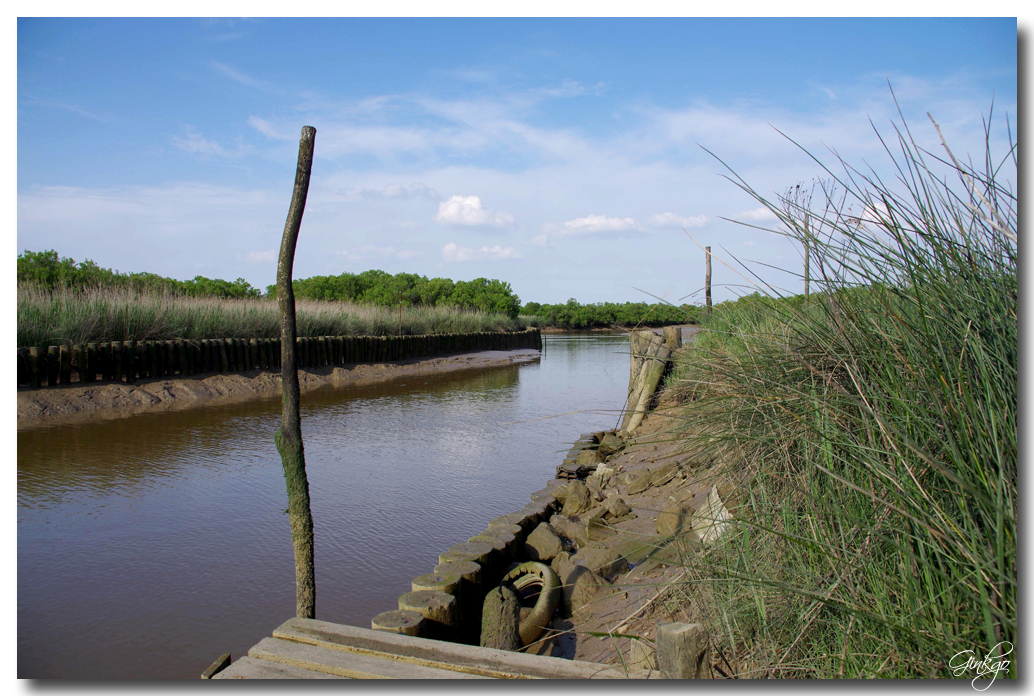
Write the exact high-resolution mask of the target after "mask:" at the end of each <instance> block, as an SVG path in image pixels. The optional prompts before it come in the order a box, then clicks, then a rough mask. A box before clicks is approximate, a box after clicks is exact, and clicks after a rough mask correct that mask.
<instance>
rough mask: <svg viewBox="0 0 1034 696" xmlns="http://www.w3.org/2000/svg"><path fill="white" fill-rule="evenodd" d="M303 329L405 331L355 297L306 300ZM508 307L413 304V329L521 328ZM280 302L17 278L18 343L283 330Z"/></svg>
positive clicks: (393, 317) (395, 318) (406, 322)
mask: <svg viewBox="0 0 1034 696" xmlns="http://www.w3.org/2000/svg"><path fill="white" fill-rule="evenodd" d="M297 306H298V309H297V317H298V335H299V336H383V335H396V334H397V333H398V331H399V314H398V310H397V309H395V310H392V309H389V308H385V307H380V306H376V305H357V304H352V303H348V302H323V301H317V300H299V301H298V303H297ZM521 328H523V325H522V324H521V322H519V321H516V320H513V319H510V318H509V317H507V316H505V315H503V314H490V313H486V312H475V311H470V310H465V309H460V308H456V307H425V306H417V307H406V308H405V309H404V310H403V313H402V332H403V333H404V334H408V335H419V334H442V333H470V332H475V331H515V330H519V329H521ZM279 335H280V325H279V315H278V314H277V306H276V303H275V302H270V301H268V300H259V299H221V298H215V297H207V298H204V297H202V298H197V297H186V296H182V295H173V294H167V293H148V292H140V291H135V290H130V289H125V288H87V289H84V290H75V289H68V288H60V287H59V288H54V289H44V288H38V287H33V286H31V285H28V284H22V285H19V286H18V346H19V347H30V346H36V347H38V348H45V347H46V346H48V345H56V344H61V343H69V342H70V343H73V344H77V343H85V342H89V341H126V340H138V341H142V340H166V339H202V338H277V337H278V336H279Z"/></svg>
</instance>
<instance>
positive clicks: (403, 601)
mask: <svg viewBox="0 0 1034 696" xmlns="http://www.w3.org/2000/svg"><path fill="white" fill-rule="evenodd" d="M399 609H400V610H402V611H415V612H417V613H418V614H420V615H421V616H423V617H424V619H425V620H426V621H427V637H428V638H432V639H435V640H446V641H453V640H455V638H456V629H457V628H458V626H457V624H458V616H457V615H456V614H457V612H456V598H455V597H453V596H452V595H450V594H445V593H444V592H439V591H437V590H421V591H419V592H409V593H406V594H404V595H402V596H401V597H399Z"/></svg>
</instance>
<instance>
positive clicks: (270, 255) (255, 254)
mask: <svg viewBox="0 0 1034 696" xmlns="http://www.w3.org/2000/svg"><path fill="white" fill-rule="evenodd" d="M245 258H246V259H248V261H254V262H256V263H268V262H270V261H276V259H277V250H276V249H268V250H266V251H249V252H248V253H247V254H246V255H245Z"/></svg>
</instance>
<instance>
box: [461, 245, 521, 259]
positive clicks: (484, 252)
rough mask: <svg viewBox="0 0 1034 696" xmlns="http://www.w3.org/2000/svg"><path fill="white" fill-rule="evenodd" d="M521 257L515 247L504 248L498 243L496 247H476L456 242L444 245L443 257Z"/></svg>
mask: <svg viewBox="0 0 1034 696" xmlns="http://www.w3.org/2000/svg"><path fill="white" fill-rule="evenodd" d="M520 257H521V256H520V254H518V253H517V250H516V249H514V248H513V247H505V248H504V247H502V246H500V245H498V244H496V245H495V246H494V247H488V246H483V247H481V248H480V249H475V248H474V247H465V246H459V245H458V244H456V242H449V243H448V244H446V245H445V246H444V247H442V259H444V260H445V261H447V262H459V261H478V260H484V259H489V260H502V259H519V258H520Z"/></svg>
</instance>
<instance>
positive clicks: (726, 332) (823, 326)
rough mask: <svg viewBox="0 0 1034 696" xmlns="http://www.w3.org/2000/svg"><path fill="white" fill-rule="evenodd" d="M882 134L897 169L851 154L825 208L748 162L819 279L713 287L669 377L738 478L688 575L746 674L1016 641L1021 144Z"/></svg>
mask: <svg viewBox="0 0 1034 696" xmlns="http://www.w3.org/2000/svg"><path fill="white" fill-rule="evenodd" d="M988 140H989V139H988ZM885 149H886V152H887V154H888V155H890V158H891V160H892V163H893V166H894V168H895V171H896V174H897V175H896V177H895V180H894V181H889V182H885V181H883V180H881V179H880V178H879V177H878V176H877V175H876V174H875V173H874V172H873V171H871V170H868V171H860V170H857V169H854V168H852V167H851V166H849V165H848V164H846V163H845V162H843V161H842V160H838V165H840V167H842V172H840V173H834V172H833V171H832V170H831V169H826V174H827V175H828V177H829V179H828V180H826V181H824V182H823V184H822V186H821V191H822V196H821V197H822V199H823V200H821V201H820V205H819V212H815V211H811V210H805V209H803V208H795V207H794V206H793V205H792V204H789V205H788V201H787V200H786V199H785V198H784V199H783V200H777V201H769V200H766V199H765V197H763V196H761V195H759V194H758V193H757V192H755V191H754V190H752V189H751V188H750V187H749V186H748V185H746V183H744V182H742V181H739V180H737V183H738V184H739V185H740V186H741V187H742V188H743V189H744V190H745V191H747V192H748V193H750V194H751V195H752V196H754V197H755V198H756V199H757V200H758V201H759V202H760V203H761V204H763V205H765V206H766V207H768V208H769V209H770V210H771V211H772V212H773V213H775V214H776V215H777V216H778V217H779V219H780V221H781V222H782V225H783V233H785V234H789V235H790V236H792V237H794V238H795V239H796V240H797V241H798V242H799V243H801V244H802V245H803V244H805V243H807V244H809V245H810V247H811V265H812V269H813V271H814V276H813V277H812V279H811V281H812V288H813V293H812V295H811V297H810V298H807V299H805V298H803V297H801V296H797V297H792V298H791V297H779V296H778V293H775V292H774V291H772V290H771V289H770V288H769V289H768V291H769V294H771V295H775V297H753V298H749V297H748V298H741V299H740V300H739V301H737V302H735V303H726V304H724V305H720V306H718V307H716V309H715V312H714V314H713V316H712V317H711V318H710V320H709V321H708V322H707V324H706V325H705V330H704V331H702V332H701V333H700V334H699V336H698V338H697V341H696V346H695V348H694V350H693V352H692V354H691V355H690V357H689V359H687V360H686V361H685V362H683V363H682V364H680V365H679V366H678V368H677V371H676V373H675V376H674V379H673V381H672V383H673V384H676V385H677V388H678V389H679V390H681V393H682V399H683V400H684V401H685V403H684V404H682V405H681V406H680V407H679V409H678V410H677V413H673V416H675V417H677V418H678V419H680V420H684V422H685V423H686V424H692V428H691V429H690V426H689V425H686V426H682V431H683V432H682V436H683V437H684V438H685V439H686V442H687V447H689V448H690V449H695V450H696V451H697V452H698V453H703V454H702V456H703V458H704V460H705V461H708V462H711V466H710V468H709V469H708V470H707V471H706V472H702V474H701V475H706V476H710V477H712V478H714V479H716V480H725V481H728V482H731V483H732V484H733V485H734V486H735V489H736V495H737V497H738V499H739V507H738V509H737V511H736V516H737V519H738V523H737V525H736V529H735V533H732V534H729V535H727V536H726V537H725V539H724V540H723V541H722V542H721V543H719V544H718V545H716V546H714V547H712V548H710V549H709V550H708V551H707V552H706V553H703V554H700V555H695V556H691V557H687V559H686V567H687V570H688V572H689V577H690V578H691V580H690V581H687V582H686V583H685V584H683V585H681V586H680V588H679V589H680V591H681V592H683V597H682V600H683V601H690V600H692V601H693V602H694V603H695V604H696V606H697V607H698V608H699V609H700V611H701V614H702V615H703V616H704V617H705V618H706V620H707V622H708V623H709V625H710V626H711V630H712V636H713V637H714V640H715V650H716V654H721V655H722V659H726V658H728V660H729V662H730V663H731V664H732V665H735V669H736V670H737V671H739V673H740V676H754V677H765V676H768V677H919V678H926V677H952V676H956V675H953V672H952V669H951V667H950V664H949V663H950V661H951V659H952V657H953V656H954V655H956V654H957V653H959V652H960V651H963V650H973V651H974V653H975V654H976V655H977V656H978V658H977V659H980V658H982V657H983V656H984V655H985V654H986V653H987V652H988V651H989V650H990V649H991V648H992V647H993V646H995V645H996V644H999V643H1000V642H1002V641H1008V642H1009V643H1012V644H1015V641H1016V632H1017V592H1018V586H1017V550H1016V531H1017V527H1016V519H1017V420H1016V408H1017V367H1018V355H1017V341H1018V334H1017V270H1016V261H1017V245H1016V230H1017V218H1016V203H1017V201H1016V197H1015V195H1014V194H1013V193H1012V191H1011V190H1010V189H1009V188H1008V187H1007V185H1005V184H1004V183H1002V179H1003V177H1002V175H1001V171H1002V166H1003V164H1008V162H1009V161H1011V163H1012V166H1013V167H1014V166H1015V162H1016V160H1015V147H1013V148H1012V149H1011V150H1010V152H1009V153H1007V155H1006V159H1005V160H1003V161H1002V162H995V161H992V159H991V156H990V153H989V154H988V155H987V157H986V158H985V160H984V162H983V163H982V165H981V167H980V168H979V169H978V168H976V167H973V166H971V165H963V164H960V163H959V162H957V161H956V160H955V158H954V156H951V155H950V154H947V152H948V151H947V145H945V154H934V153H930V152H927V151H924V150H922V149H920V148H919V147H918V146H917V145H916V144H915V141H914V139H913V138H912V136H911V134H910V133H909V132H908V130H907V128H904V127H902V128H901V129H900V130H899V131H898V133H897V138H896V144H895V147H894V148H893V150H892V148H891V147H890V146H889V145H887V144H886V143H885ZM988 149H990V148H988ZM1013 171H1015V170H1013ZM946 174H950V175H951V177H950V178H949V177H947V176H946ZM791 203H792V202H791ZM823 208H824V209H825V210H824V212H823ZM1006 659H1010V658H1008V657H1007V658H1006ZM1015 668H1016V664H1015V654H1014V655H1013V656H1012V664H1011V665H1010V667H1009V672H1008V674H1011V675H1012V676H1015ZM957 676H960V677H961V676H964V677H965V678H967V679H972V678H973V677H975V676H976V673H975V671H974V670H969V671H968V672H965V673H962V674H959V675H957ZM1001 676H1002V677H1005V676H1007V674H1002V675H1001Z"/></svg>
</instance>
